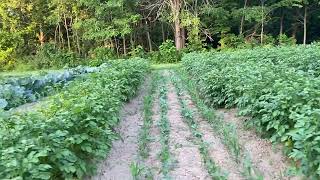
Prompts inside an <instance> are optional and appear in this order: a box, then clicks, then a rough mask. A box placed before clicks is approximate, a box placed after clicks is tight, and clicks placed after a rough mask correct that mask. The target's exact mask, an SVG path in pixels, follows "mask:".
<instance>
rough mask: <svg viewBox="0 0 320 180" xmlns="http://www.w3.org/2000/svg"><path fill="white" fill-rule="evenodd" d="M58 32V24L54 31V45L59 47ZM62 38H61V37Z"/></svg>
mask: <svg viewBox="0 0 320 180" xmlns="http://www.w3.org/2000/svg"><path fill="white" fill-rule="evenodd" d="M57 34H58V26H57V27H56V29H55V31H54V47H55V48H57V44H58V42H57ZM59 40H60V39H59Z"/></svg>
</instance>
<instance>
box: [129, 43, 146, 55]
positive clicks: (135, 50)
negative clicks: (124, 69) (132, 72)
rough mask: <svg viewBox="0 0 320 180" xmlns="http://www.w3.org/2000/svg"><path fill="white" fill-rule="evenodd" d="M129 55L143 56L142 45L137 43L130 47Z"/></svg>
mask: <svg viewBox="0 0 320 180" xmlns="http://www.w3.org/2000/svg"><path fill="white" fill-rule="evenodd" d="M129 55H130V56H131V57H144V56H145V51H144V49H143V47H142V46H140V45H138V46H136V47H132V49H131V51H130V52H129Z"/></svg>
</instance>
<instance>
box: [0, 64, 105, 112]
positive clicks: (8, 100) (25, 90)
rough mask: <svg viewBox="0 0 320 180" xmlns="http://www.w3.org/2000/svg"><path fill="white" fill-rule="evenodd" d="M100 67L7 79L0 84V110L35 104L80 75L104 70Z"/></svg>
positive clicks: (78, 68) (79, 68)
mask: <svg viewBox="0 0 320 180" xmlns="http://www.w3.org/2000/svg"><path fill="white" fill-rule="evenodd" d="M104 66H106V64H104V65H103V66H101V67H81V66H79V67H77V68H73V69H68V70H63V71H61V72H52V73H48V74H47V75H43V76H40V75H37V76H27V77H19V78H15V77H12V78H8V79H5V80H3V81H2V82H1V83H0V108H3V109H6V110H8V109H11V108H14V107H17V106H20V105H22V104H25V103H30V102H35V101H37V99H39V98H41V97H45V96H48V95H51V94H52V93H53V92H55V91H56V90H57V89H61V88H62V87H64V86H66V85H67V84H68V82H70V81H72V80H74V79H75V78H76V77H78V76H80V75H85V74H88V73H93V72H97V71H99V70H100V69H101V68H105V67H104Z"/></svg>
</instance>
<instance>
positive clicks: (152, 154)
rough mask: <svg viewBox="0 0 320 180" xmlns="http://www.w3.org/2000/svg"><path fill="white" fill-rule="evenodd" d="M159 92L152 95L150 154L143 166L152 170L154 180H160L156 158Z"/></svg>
mask: <svg viewBox="0 0 320 180" xmlns="http://www.w3.org/2000/svg"><path fill="white" fill-rule="evenodd" d="M158 97H159V91H156V93H155V95H154V99H155V100H154V103H153V108H152V111H153V116H152V120H153V121H152V126H151V129H150V138H151V142H150V144H149V147H150V150H151V151H150V153H149V157H148V159H147V160H146V161H145V165H146V166H147V167H149V168H150V169H151V170H152V173H153V178H154V179H161V176H162V175H161V161H160V160H159V158H158V156H159V153H160V151H161V143H160V130H159V128H158V124H159V121H160V106H159V98H158Z"/></svg>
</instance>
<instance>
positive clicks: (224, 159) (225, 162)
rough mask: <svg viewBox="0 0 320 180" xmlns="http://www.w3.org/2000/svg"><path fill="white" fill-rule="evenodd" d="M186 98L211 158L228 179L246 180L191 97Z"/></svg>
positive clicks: (186, 96)
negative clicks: (207, 145)
mask: <svg viewBox="0 0 320 180" xmlns="http://www.w3.org/2000/svg"><path fill="white" fill-rule="evenodd" d="M184 98H185V99H186V100H187V102H188V107H189V108H190V109H192V110H193V112H194V119H195V120H196V121H197V123H198V124H199V130H200V131H201V132H202V134H203V140H204V141H205V142H207V143H208V144H209V151H210V157H211V158H212V159H213V160H214V162H215V163H216V165H217V166H219V167H220V168H221V170H222V171H223V172H226V173H227V175H228V179H230V180H238V179H244V178H243V177H242V175H241V167H239V165H238V164H237V163H236V162H235V161H234V159H233V158H232V156H231V154H230V153H229V151H228V149H227V147H226V146H225V145H224V144H223V143H222V141H221V139H220V138H219V137H218V136H217V135H216V134H215V133H214V131H213V130H212V128H211V126H210V124H209V123H208V122H207V121H206V120H204V119H203V118H202V117H201V115H200V114H199V112H198V111H197V108H196V107H195V105H194V103H193V102H192V100H191V97H190V96H189V95H185V96H184Z"/></svg>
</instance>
